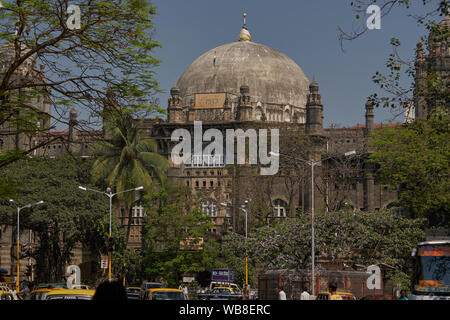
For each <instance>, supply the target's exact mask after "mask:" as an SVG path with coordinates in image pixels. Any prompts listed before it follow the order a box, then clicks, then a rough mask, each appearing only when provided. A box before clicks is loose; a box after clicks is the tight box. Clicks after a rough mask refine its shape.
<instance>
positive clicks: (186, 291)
mask: <svg viewBox="0 0 450 320" xmlns="http://www.w3.org/2000/svg"><path fill="white" fill-rule="evenodd" d="M182 290H183V294H184V298H185V299H186V300H188V298H189V290H188V287H187V284H184V286H183V289H182Z"/></svg>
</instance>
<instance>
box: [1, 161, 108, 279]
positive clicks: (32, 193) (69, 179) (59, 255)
mask: <svg viewBox="0 0 450 320" xmlns="http://www.w3.org/2000/svg"><path fill="white" fill-rule="evenodd" d="M90 162H91V161H90V160H83V159H81V158H73V157H71V156H69V155H66V156H62V157H58V158H54V159H51V158H35V159H32V160H28V161H26V160H21V161H18V162H16V163H13V164H11V165H9V166H7V167H5V168H2V169H1V175H4V176H5V177H7V178H8V179H11V180H12V181H15V183H16V184H17V186H18V187H17V193H16V197H15V198H14V199H15V200H16V202H17V203H19V205H21V206H23V205H26V204H28V203H36V202H38V201H40V200H43V201H44V204H43V205H40V206H35V207H33V208H32V209H24V210H22V211H21V224H20V228H21V230H23V229H31V230H33V231H34V232H35V233H36V234H37V236H38V239H39V240H38V243H39V247H38V248H37V250H36V252H35V254H34V258H35V259H36V263H37V266H36V267H37V278H38V279H39V280H40V281H60V280H61V279H62V276H63V273H64V271H65V270H63V267H64V265H65V264H67V263H70V261H71V258H72V252H73V249H74V247H75V245H76V244H77V243H78V242H84V244H85V245H86V246H87V247H92V248H95V247H96V246H97V247H98V246H99V245H98V242H94V241H92V240H93V239H92V236H89V234H91V235H92V234H93V233H95V231H96V230H95V228H96V227H97V226H98V221H100V220H101V219H102V217H103V216H104V215H105V213H107V212H108V205H107V203H108V202H107V201H106V199H105V198H104V197H103V196H101V195H97V194H90V195H86V193H85V192H83V191H81V190H79V189H78V186H79V185H80V184H83V185H89V180H90V176H89V168H90V166H91V163H90ZM0 208H1V210H0V224H8V225H15V221H16V220H15V219H16V215H15V212H16V211H15V210H14V208H13V207H12V206H10V205H9V203H8V201H7V200H6V199H4V201H3V202H2V203H1V207H0ZM91 241H92V242H91Z"/></svg>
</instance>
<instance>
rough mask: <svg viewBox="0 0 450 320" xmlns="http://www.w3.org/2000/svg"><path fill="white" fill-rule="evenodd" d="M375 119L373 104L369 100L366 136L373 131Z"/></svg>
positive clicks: (367, 104)
mask: <svg viewBox="0 0 450 320" xmlns="http://www.w3.org/2000/svg"><path fill="white" fill-rule="evenodd" d="M373 119H374V113H373V103H372V101H370V100H367V102H366V128H365V129H364V136H366V137H367V136H369V134H370V133H371V132H372V130H373Z"/></svg>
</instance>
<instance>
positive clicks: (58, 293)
mask: <svg viewBox="0 0 450 320" xmlns="http://www.w3.org/2000/svg"><path fill="white" fill-rule="evenodd" d="M94 294H95V290H92V289H59V290H52V291H50V292H49V293H47V296H46V297H45V300H92V298H93V297H94Z"/></svg>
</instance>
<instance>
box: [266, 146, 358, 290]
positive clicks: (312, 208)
mask: <svg viewBox="0 0 450 320" xmlns="http://www.w3.org/2000/svg"><path fill="white" fill-rule="evenodd" d="M354 154H356V151H355V150H353V151H350V152H346V153H345V154H344V155H345V156H346V157H348V156H351V155H354ZM270 155H272V156H275V157H279V156H280V155H282V156H284V157H287V158H291V159H294V160H297V161H301V162H304V163H306V164H308V165H310V166H311V287H312V290H311V291H312V295H313V296H315V295H316V286H315V274H314V270H315V253H314V248H315V243H314V235H315V227H314V224H315V220H314V167H315V166H316V165H317V164H319V163H320V162H322V161H324V160H328V159H330V158H332V156H330V157H326V158H323V159H320V160H317V161H313V160H310V161H308V160H305V159H300V158H296V157H292V156H290V155H287V154H283V153H275V152H270Z"/></svg>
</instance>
